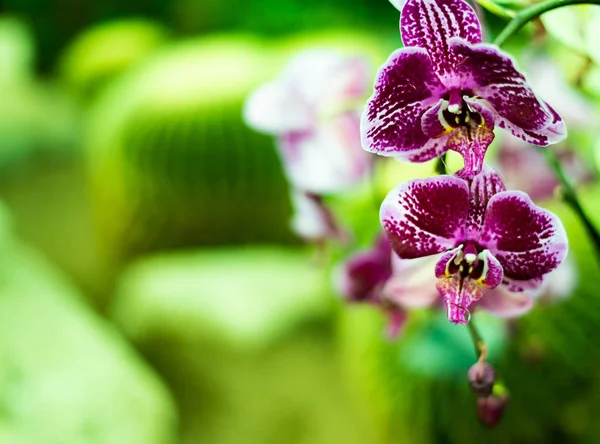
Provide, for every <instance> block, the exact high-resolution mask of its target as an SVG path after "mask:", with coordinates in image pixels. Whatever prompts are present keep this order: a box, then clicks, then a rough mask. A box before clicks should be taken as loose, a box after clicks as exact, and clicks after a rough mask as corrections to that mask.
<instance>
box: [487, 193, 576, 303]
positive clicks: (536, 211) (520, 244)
mask: <svg viewBox="0 0 600 444" xmlns="http://www.w3.org/2000/svg"><path fill="white" fill-rule="evenodd" d="M479 243H480V244H481V245H483V246H485V247H486V248H488V249H489V250H490V251H491V252H492V254H493V255H494V256H495V257H496V258H497V259H498V260H499V261H500V263H501V264H502V268H503V269H504V276H505V280H507V282H511V283H512V284H511V288H513V291H519V289H518V288H517V287H518V285H519V283H520V284H521V287H522V289H521V290H520V291H523V290H525V289H528V288H531V286H535V285H539V283H541V277H542V276H543V275H545V274H547V273H549V272H550V271H552V270H554V269H555V268H556V267H558V265H559V264H560V263H561V262H562V261H563V259H564V258H565V256H566V253H567V236H566V233H565V229H564V227H563V225H562V223H561V222H560V220H559V219H558V217H556V216H555V215H554V214H553V213H551V212H550V211H547V210H544V209H542V208H540V207H537V206H536V205H534V204H533V202H532V201H531V199H530V198H529V196H527V194H525V193H523V192H521V191H504V192H501V193H498V194H496V195H494V196H492V198H491V199H490V201H489V204H488V209H487V212H486V215H485V220H484V222H483V228H482V230H481V238H480V239H479ZM538 280H539V281H540V282H537V281H538Z"/></svg>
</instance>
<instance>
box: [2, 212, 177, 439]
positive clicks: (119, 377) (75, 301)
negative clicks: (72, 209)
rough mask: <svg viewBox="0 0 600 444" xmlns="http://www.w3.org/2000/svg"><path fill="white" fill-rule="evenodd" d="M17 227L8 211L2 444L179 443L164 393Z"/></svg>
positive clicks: (5, 225) (4, 262) (4, 264)
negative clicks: (16, 233) (17, 236)
mask: <svg viewBox="0 0 600 444" xmlns="http://www.w3.org/2000/svg"><path fill="white" fill-rule="evenodd" d="M10 222H11V221H10V218H9V216H8V213H7V211H6V210H5V208H4V207H2V208H1V211H0V244H1V245H2V251H3V254H2V258H1V261H2V267H0V293H1V297H0V362H1V363H2V365H1V366H0V442H2V443H4V444H33V443H49V444H50V443H75V442H85V443H89V444H92V443H94V444H96V443H97V444H101V443H102V444H113V443H116V442H127V443H132V444H135V443H139V444H168V443H173V442H175V441H174V439H175V431H176V429H175V426H176V424H175V419H176V413H175V411H174V406H173V403H172V400H171V398H170V395H169V394H168V393H167V391H166V389H165V387H164V386H163V385H162V383H161V382H159V380H158V379H157V378H156V375H155V374H154V373H153V372H152V371H151V370H149V369H148V368H147V367H146V366H145V365H144V363H143V362H142V361H141V360H140V358H139V357H138V356H137V354H136V353H135V352H134V351H133V350H132V349H131V347H130V346H129V345H128V344H127V343H126V342H125V341H123V339H122V338H121V337H120V336H119V335H118V334H117V333H116V332H115V331H114V329H112V328H111V327H110V326H109V325H108V324H107V323H106V322H105V321H103V320H101V319H100V318H98V317H97V316H96V315H95V314H93V313H92V312H91V311H90V310H89V308H87V307H86V306H84V305H83V304H82V302H81V298H82V297H81V295H80V294H78V291H77V290H75V289H74V288H73V287H72V285H71V284H69V283H68V282H67V280H66V279H65V277H64V276H62V274H61V273H60V272H58V271H57V270H55V269H54V268H53V267H52V266H51V265H50V264H48V262H47V261H46V260H44V259H42V258H41V257H40V256H39V254H37V253H36V252H35V251H33V250H31V249H29V248H27V247H25V246H23V245H22V244H21V243H20V242H19V241H17V240H16V239H15V237H14V235H13V232H12V231H13V230H12V226H11V223H10Z"/></svg>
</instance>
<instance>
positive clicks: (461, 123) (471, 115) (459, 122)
mask: <svg viewBox="0 0 600 444" xmlns="http://www.w3.org/2000/svg"><path fill="white" fill-rule="evenodd" d="M442 116H443V117H444V120H445V121H446V123H447V124H448V126H449V127H450V128H452V129H456V128H458V127H467V128H469V127H472V126H481V124H482V123H483V119H482V117H481V114H479V113H478V112H477V111H475V110H474V109H473V108H472V107H471V106H470V105H469V104H468V103H467V102H466V101H465V99H464V98H463V93H462V91H459V90H454V91H452V92H451V93H450V96H449V98H448V105H447V106H446V109H444V110H443V111H442Z"/></svg>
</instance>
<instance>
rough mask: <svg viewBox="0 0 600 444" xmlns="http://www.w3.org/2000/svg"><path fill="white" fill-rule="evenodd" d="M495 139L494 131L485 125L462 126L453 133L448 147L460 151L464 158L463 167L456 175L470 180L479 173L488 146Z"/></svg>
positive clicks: (447, 143)
mask: <svg viewBox="0 0 600 444" xmlns="http://www.w3.org/2000/svg"><path fill="white" fill-rule="evenodd" d="M493 140H494V132H493V131H491V130H489V129H487V128H486V127H485V126H483V125H482V126H475V127H461V128H459V130H458V131H456V132H454V133H452V135H451V136H450V137H449V138H448V142H446V147H447V148H448V149H450V150H452V151H456V152H457V153H459V154H460V155H461V156H462V158H463V160H464V166H463V168H462V169H461V170H460V171H459V172H458V173H456V175H457V176H459V177H462V178H464V179H467V180H468V179H471V178H472V177H473V176H475V175H476V174H477V173H479V172H480V171H481V168H482V166H483V158H484V157H485V153H486V151H487V148H488V146H490V143H492V141H493Z"/></svg>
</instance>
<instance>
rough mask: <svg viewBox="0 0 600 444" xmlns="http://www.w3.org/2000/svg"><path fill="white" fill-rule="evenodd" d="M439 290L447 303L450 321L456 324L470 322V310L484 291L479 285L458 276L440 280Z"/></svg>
mask: <svg viewBox="0 0 600 444" xmlns="http://www.w3.org/2000/svg"><path fill="white" fill-rule="evenodd" d="M437 289H438V291H439V292H440V294H441V295H442V297H443V298H444V302H445V303H446V312H447V315H448V320H449V321H450V322H453V323H454V324H466V323H467V322H469V318H470V314H471V312H470V310H469V308H470V307H471V305H472V304H473V303H474V302H476V301H478V300H479V299H481V297H482V296H483V289H482V288H481V287H479V285H477V284H476V283H475V282H473V281H472V280H471V279H461V278H460V277H459V276H458V275H454V276H452V277H451V278H446V279H441V280H439V281H438V283H437Z"/></svg>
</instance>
